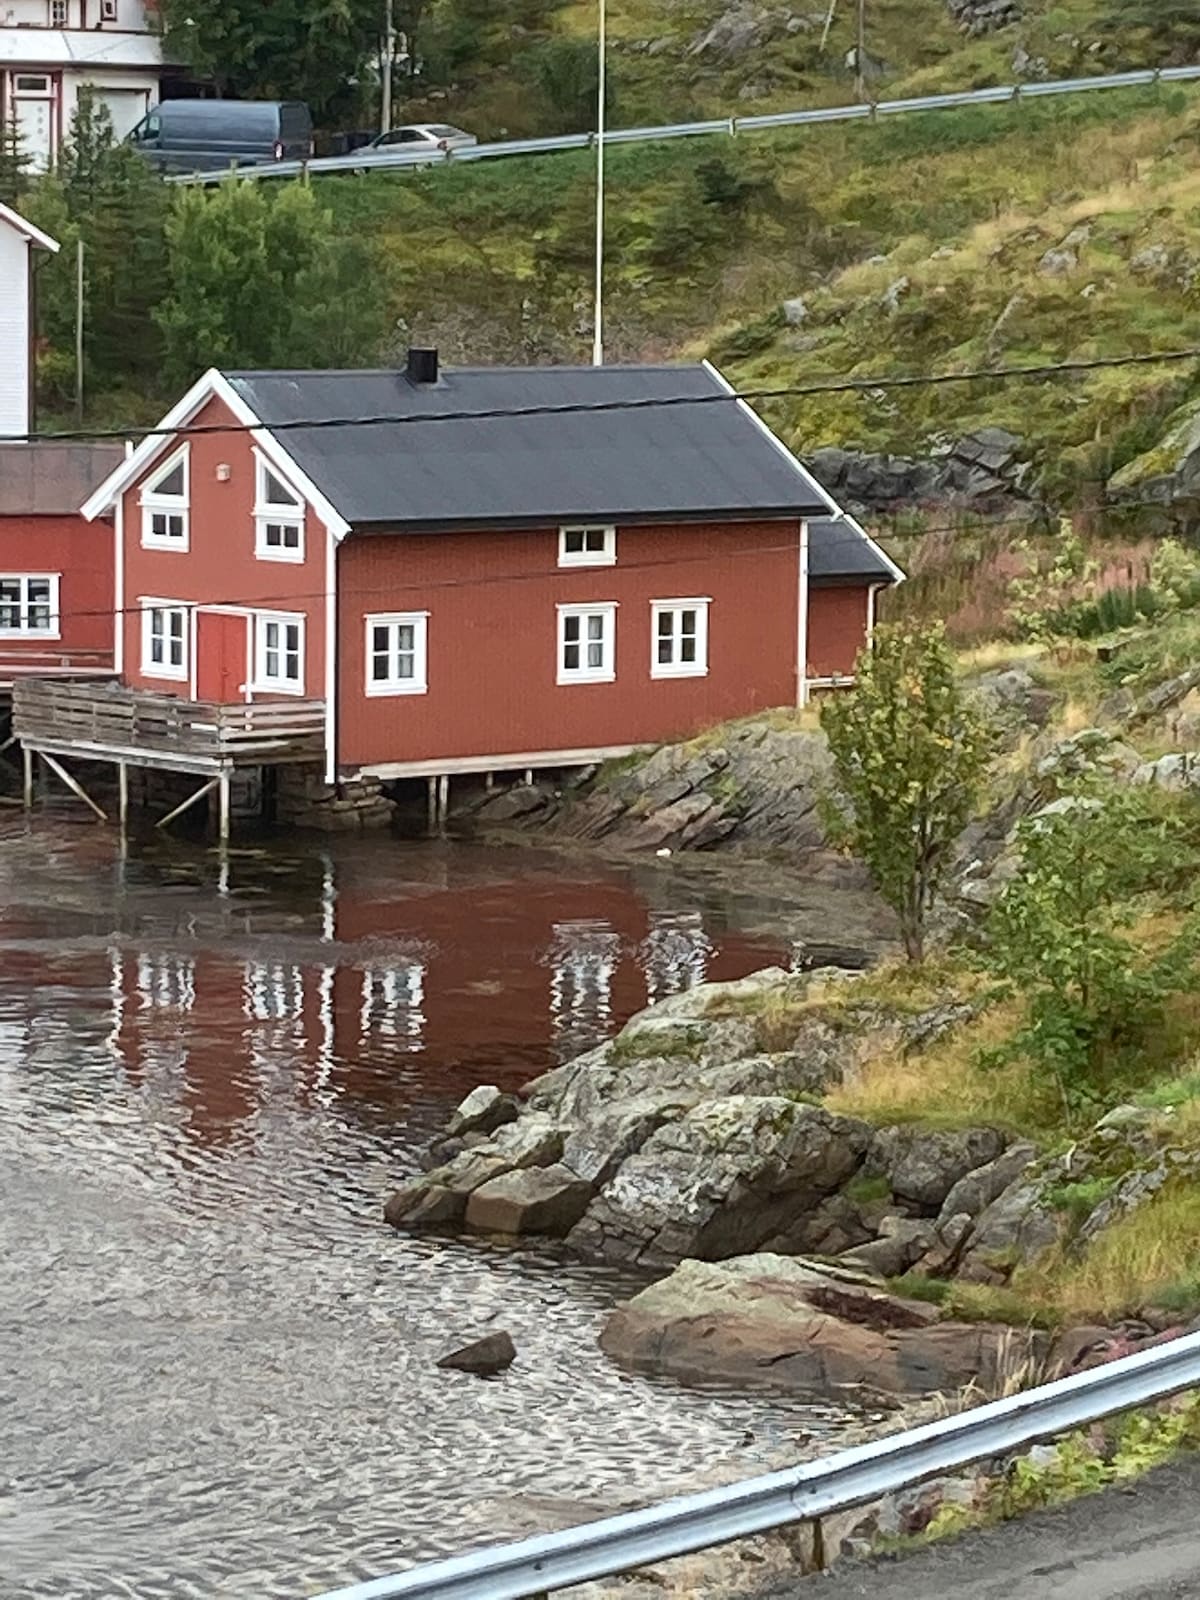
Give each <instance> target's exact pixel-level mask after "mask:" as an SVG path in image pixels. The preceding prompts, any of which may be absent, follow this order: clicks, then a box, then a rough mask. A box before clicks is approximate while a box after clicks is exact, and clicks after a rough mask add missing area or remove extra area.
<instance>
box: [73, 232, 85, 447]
mask: <svg viewBox="0 0 1200 1600" xmlns="http://www.w3.org/2000/svg"><path fill="white" fill-rule="evenodd" d="M83 289H84V278H83V240H82V239H77V240H76V241H75V417H76V420H77V421H78V422H79V423H80V424H81V425H82V423H83V299H84V296H83Z"/></svg>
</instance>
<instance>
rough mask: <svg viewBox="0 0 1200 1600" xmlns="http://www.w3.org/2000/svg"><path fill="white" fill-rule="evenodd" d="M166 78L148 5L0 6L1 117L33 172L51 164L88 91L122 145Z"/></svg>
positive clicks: (101, 1) (130, 1)
mask: <svg viewBox="0 0 1200 1600" xmlns="http://www.w3.org/2000/svg"><path fill="white" fill-rule="evenodd" d="M168 70H169V68H167V66H166V65H165V63H164V57H163V44H162V39H161V37H160V35H159V32H158V30H157V27H156V12H155V8H154V6H153V4H152V3H151V4H147V3H145V0H0V116H2V117H3V119H4V121H5V123H7V124H10V125H11V124H13V123H15V124H16V128H17V132H18V134H19V136H20V139H21V144H22V147H23V149H24V150H25V152H26V154H27V155H28V157H29V160H30V163H31V165H32V166H33V167H34V168H35V169H40V168H45V167H48V166H51V165H52V164H53V162H54V159H55V157H56V155H57V153H58V149H59V147H60V145H61V144H62V141H63V139H64V137H65V136H66V134H67V132H68V130H69V128H70V126H71V116H72V113H73V112H74V110H75V105H76V102H77V101H78V98H79V91H80V89H81V88H83V87H84V85H85V84H87V85H91V87H92V90H93V92H94V94H95V96H96V98H97V99H98V100H99V101H101V102H102V103H103V104H104V105H106V106H107V107H108V109H109V111H110V113H111V114H112V119H113V127H114V129H115V130H116V134H117V137H118V139H123V138H124V137H125V135H126V134H127V133H128V132H129V130H130V129H131V128H133V127H135V126H136V125H137V124H138V123H139V122H140V121H141V120H142V118H143V117H144V116H145V115H146V113H147V111H149V110H150V108H151V106H154V105H157V104H158V99H159V87H160V83H161V81H162V77H163V74H164V72H165V71H168Z"/></svg>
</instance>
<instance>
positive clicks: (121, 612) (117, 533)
mask: <svg viewBox="0 0 1200 1600" xmlns="http://www.w3.org/2000/svg"><path fill="white" fill-rule="evenodd" d="M124 670H125V502H124V500H118V501H117V504H116V509H115V513H114V516H113V671H114V672H115V673H116V674H117V675H118V677H119V676H120V675H121V674H122V673H123V672H124Z"/></svg>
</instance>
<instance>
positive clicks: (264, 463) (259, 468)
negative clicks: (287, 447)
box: [254, 450, 305, 565]
mask: <svg viewBox="0 0 1200 1600" xmlns="http://www.w3.org/2000/svg"><path fill="white" fill-rule="evenodd" d="M254 460H255V470H254V485H255V487H254V554H255V555H256V556H257V557H258V559H259V560H260V561H288V562H291V563H293V564H294V565H298V564H299V563H300V562H302V561H303V560H304V512H305V505H304V497H303V495H300V494H297V493H296V491H295V489H293V488H292V486H291V484H290V483H289V482H288V481H287V479H286V478H285V477H284V476H283V475H282V473H280V472H278V471H276V469H275V468H274V467H273V466H272V465H271V464H270V462H269V461H268V460H267V459H266V457H265V456H263V454H262V453H261V452H260V451H258V450H255V452H254ZM268 476H269V477H271V478H274V480H275V482H276V483H277V484H278V485H279V486H280V488H281V489H284V490H286V491H287V493H288V494H290V495H292V496H293V497H294V498H293V500H292V502H291V504H290V505H285V504H284V503H283V502H282V501H272V500H269V499H268V498H267V479H268ZM271 528H279V529H281V530H282V529H294V530H295V532H296V536H297V537H296V544H295V547H294V548H293V547H291V546H288V545H283V544H274V545H273V544H269V543H268V542H267V534H268V530H269V529H271Z"/></svg>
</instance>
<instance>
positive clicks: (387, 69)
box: [379, 0, 396, 133]
mask: <svg viewBox="0 0 1200 1600" xmlns="http://www.w3.org/2000/svg"><path fill="white" fill-rule="evenodd" d="M383 16H384V20H383V62H382V67H383V72H382V78H383V97H382V98H383V103H382V105H381V106H380V109H379V124H380V126H379V131H380V133H390V132H391V127H392V63H393V61H394V60H395V56H396V4H395V0H384V14H383Z"/></svg>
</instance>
